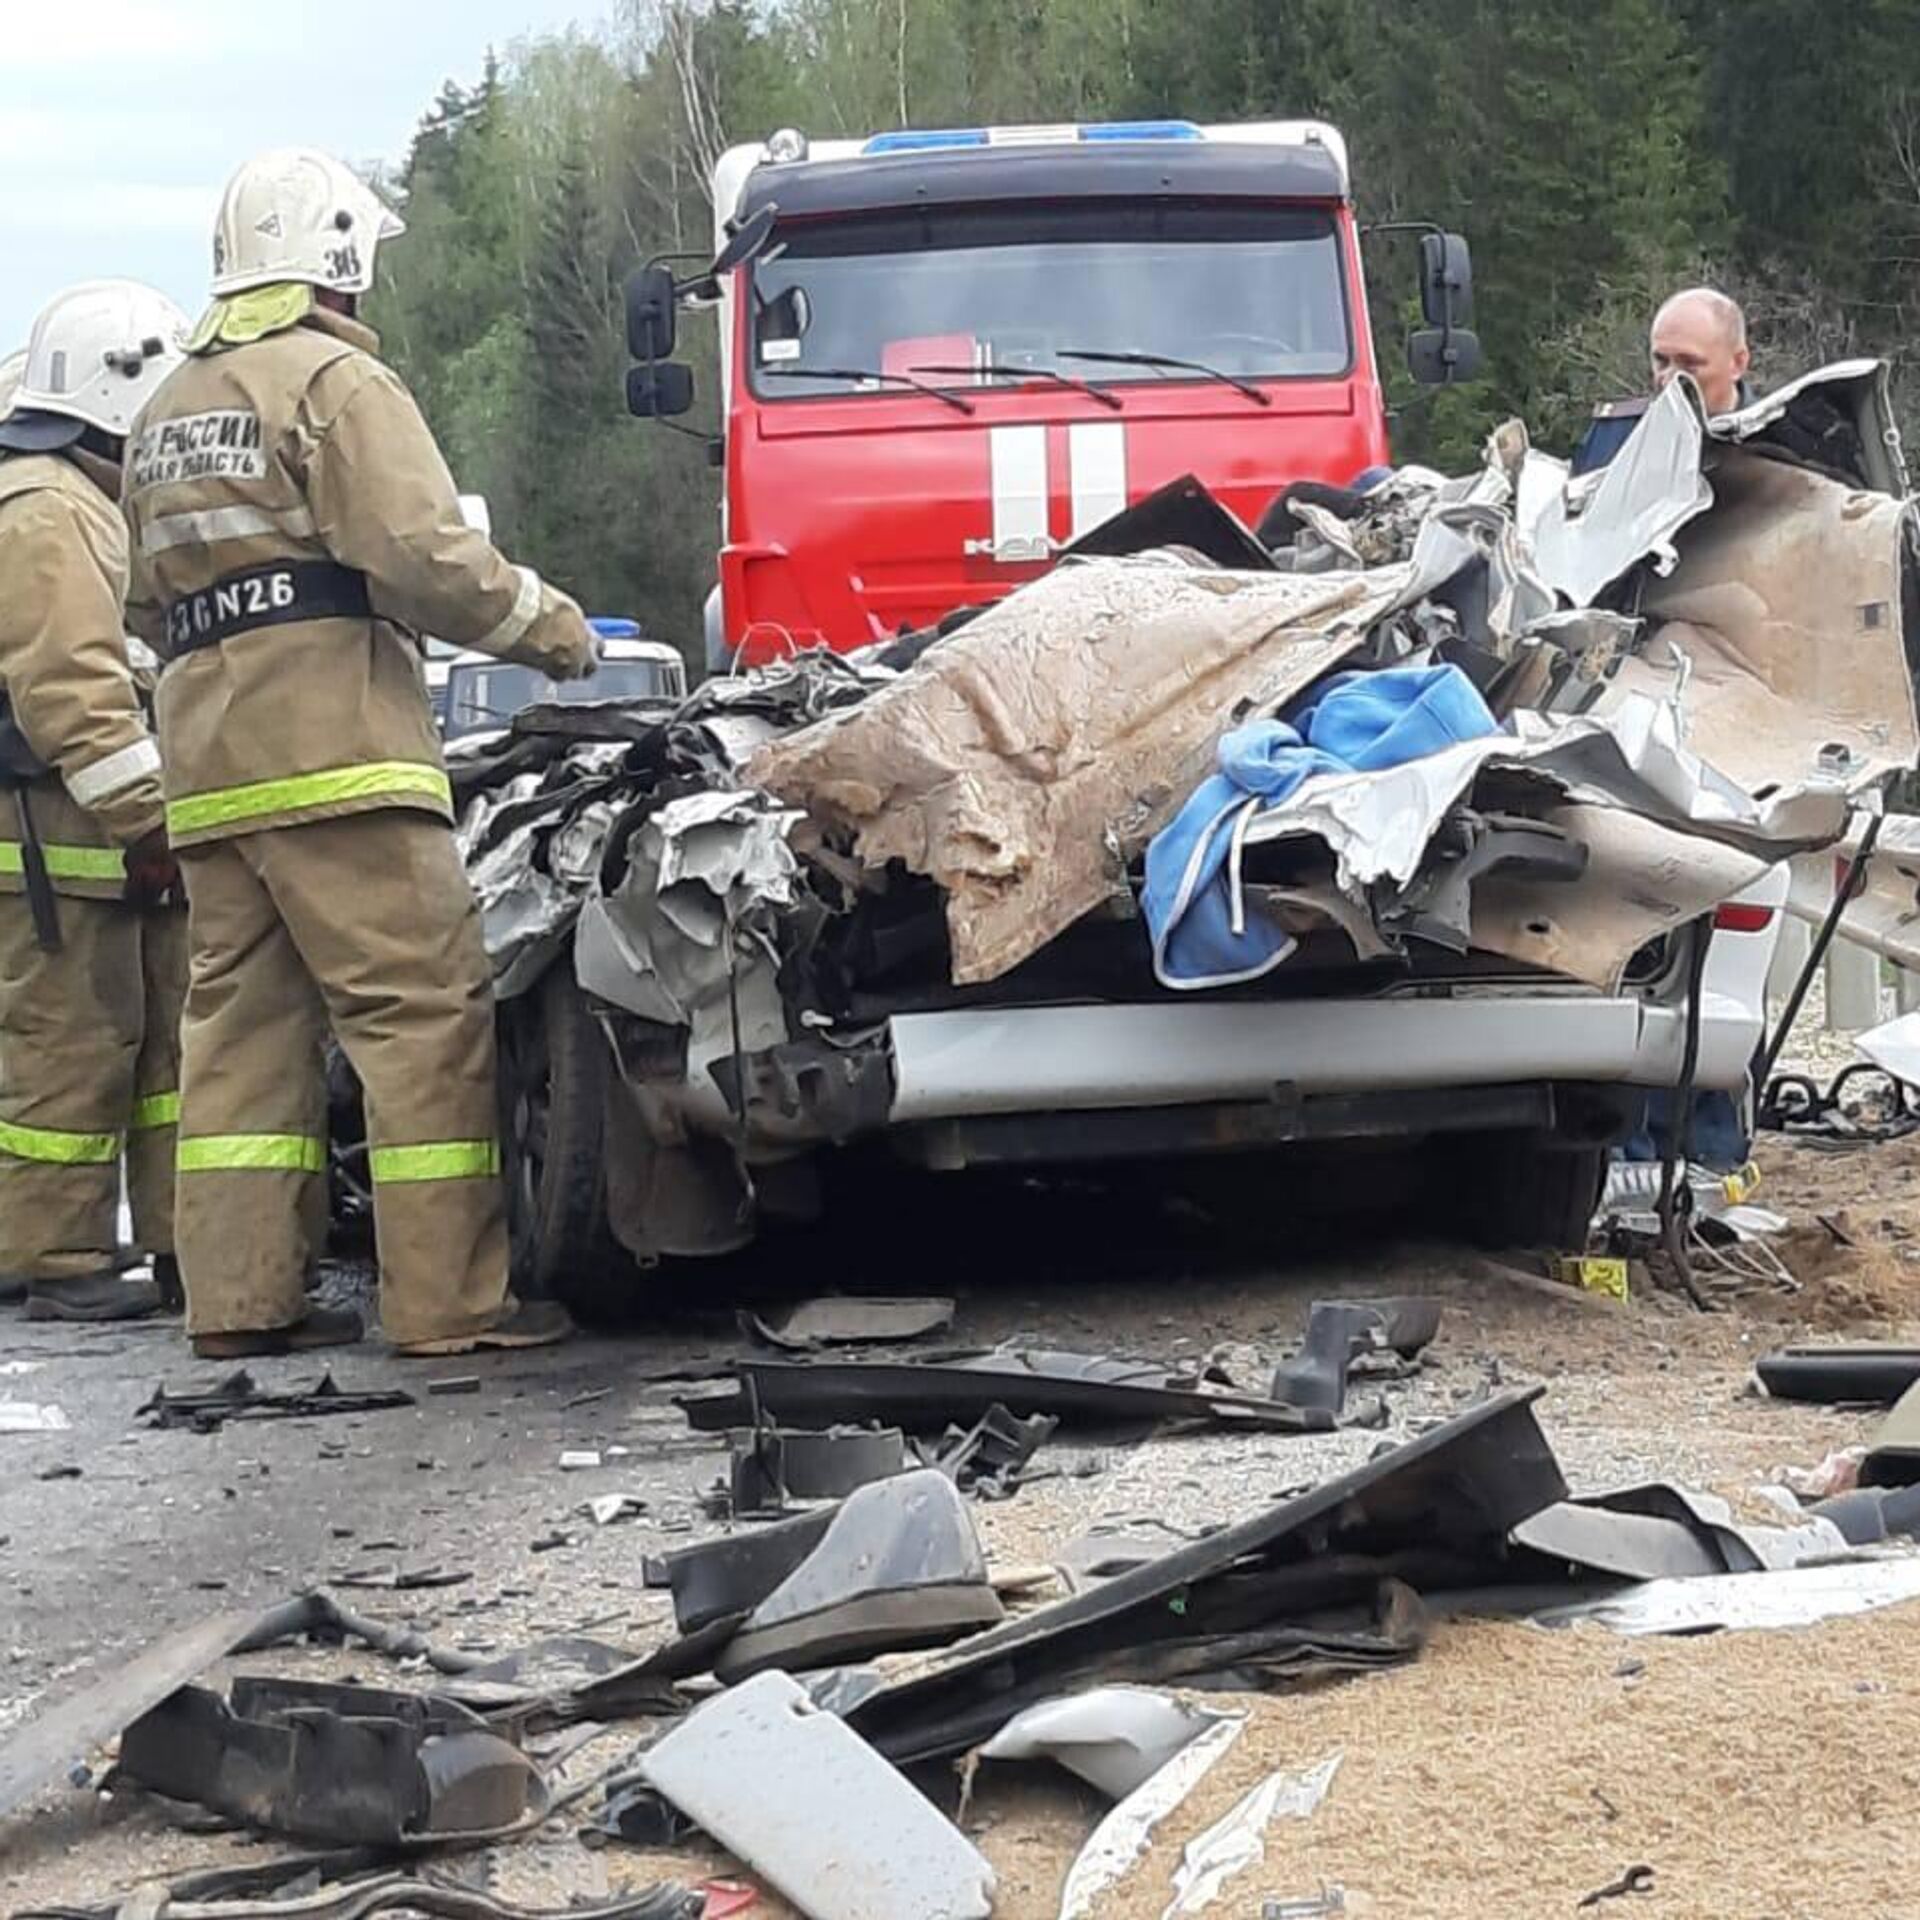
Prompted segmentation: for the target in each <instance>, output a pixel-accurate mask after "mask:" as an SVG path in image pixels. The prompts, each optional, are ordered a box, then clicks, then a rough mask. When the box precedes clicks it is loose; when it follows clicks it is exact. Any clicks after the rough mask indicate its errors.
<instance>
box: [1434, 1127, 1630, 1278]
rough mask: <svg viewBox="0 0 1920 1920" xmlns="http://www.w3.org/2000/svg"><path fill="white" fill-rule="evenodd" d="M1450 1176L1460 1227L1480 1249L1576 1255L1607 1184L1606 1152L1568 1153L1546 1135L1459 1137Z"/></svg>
mask: <svg viewBox="0 0 1920 1920" xmlns="http://www.w3.org/2000/svg"><path fill="white" fill-rule="evenodd" d="M1452 1144H1453V1146H1454V1148H1455V1150H1456V1154H1457V1155H1458V1156H1459V1157H1457V1158H1452V1159H1451V1166H1450V1172H1451V1176H1452V1178H1453V1180H1454V1182H1455V1183H1456V1185H1455V1192H1456V1194H1457V1195H1458V1197H1459V1200H1460V1202H1461V1204H1462V1206H1463V1207H1464V1209H1465V1214H1466V1218H1465V1220H1464V1222H1463V1224H1464V1225H1465V1226H1466V1229H1467V1231H1468V1233H1469V1235H1470V1236H1471V1237H1472V1238H1473V1239H1474V1240H1475V1241H1477V1242H1478V1243H1479V1244H1480V1245H1481V1246H1484V1247H1491V1248H1527V1249H1537V1250H1542V1251H1547V1252H1552V1253H1579V1252H1582V1251H1583V1250H1584V1249H1585V1247H1586V1244H1587V1234H1588V1232H1589V1230H1590V1229H1591V1227H1592V1225H1593V1216H1594V1214H1595V1213H1596V1212H1597V1211H1598V1209H1599V1206H1600V1192H1601V1189H1602V1187H1603V1186H1604V1185H1605V1184H1606V1178H1607V1161H1608V1158H1609V1157H1610V1149H1609V1148H1606V1147H1573V1146H1567V1145H1565V1144H1563V1143H1562V1142H1561V1141H1559V1140H1558V1139H1556V1138H1555V1137H1554V1136H1553V1135H1551V1134H1546V1135H1541V1134H1532V1133H1520V1134H1492V1135H1485V1134H1464V1135H1460V1136H1457V1137H1456V1139H1455V1140H1454V1142H1453V1143H1452Z"/></svg>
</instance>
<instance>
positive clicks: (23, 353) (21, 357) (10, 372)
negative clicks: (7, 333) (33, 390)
mask: <svg viewBox="0 0 1920 1920" xmlns="http://www.w3.org/2000/svg"><path fill="white" fill-rule="evenodd" d="M26 370H27V350H26V348H25V347H22V348H21V349H20V350H19V351H18V352H17V353H10V354H8V355H7V357H6V358H5V359H4V360H0V420H4V419H5V418H6V417H7V412H8V410H9V409H10V408H11V407H12V405H13V396H14V394H15V393H16V392H17V391H18V390H19V386H20V376H21V375H22V374H23V373H25V372H26Z"/></svg>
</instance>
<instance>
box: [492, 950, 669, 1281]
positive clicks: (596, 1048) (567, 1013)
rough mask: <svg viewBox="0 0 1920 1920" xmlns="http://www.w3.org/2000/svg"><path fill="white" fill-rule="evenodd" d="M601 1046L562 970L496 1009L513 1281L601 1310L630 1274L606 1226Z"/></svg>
mask: <svg viewBox="0 0 1920 1920" xmlns="http://www.w3.org/2000/svg"><path fill="white" fill-rule="evenodd" d="M606 1084H607V1044H606V1040H605V1039H604V1037H603V1036H602V1035H601V1033H600V1030H599V1028H598V1027H597V1026H596V1025H595V1024H594V1020H593V1016H592V1015H591V1014H590V1013H589V1012H588V1011H587V1003H586V999H585V996H584V995H583V994H582V993H581V991H580V989H579V987H578V986H577V985H576V984H575V982H574V980H573V977H572V974H571V972H570V970H569V969H568V968H567V967H565V966H556V967H553V968H550V969H549V970H548V972H547V973H546V974H545V975H544V976H543V978H542V979H541V981H540V983H539V985H538V986H536V987H534V988H532V989H531V990H530V991H528V992H527V993H524V994H521V995H519V996H518V997H517V998H515V999H512V1000H508V1001H506V1002H504V1003H503V1004H502V1006H501V1008H500V1103H501V1148H502V1162H503V1168H504V1171H505V1175H506V1184H507V1221H508V1228H509V1231H510V1233H511V1236H512V1242H513V1279H514V1286H515V1288H516V1290H517V1291H518V1292H520V1293H521V1294H522V1295H524V1296H526V1297H529V1298H540V1297H543V1296H551V1297H552V1298H554V1299H558V1300H562V1301H564V1302H565V1303H566V1304H567V1305H568V1306H569V1307H572V1308H574V1309H575V1310H576V1311H578V1312H580V1313H583V1314H587V1315H593V1314H596V1313H606V1312H608V1311H611V1310H613V1309H614V1308H616V1307H618V1306H619V1305H621V1304H623V1303H624V1302H626V1301H628V1300H630V1299H631V1297H632V1294H633V1290H634V1278H635V1273H636V1268H635V1266H634V1263H633V1261H632V1260H631V1259H630V1258H629V1257H628V1256H627V1254H626V1253H625V1252H624V1251H623V1250H622V1249H621V1247H620V1245H619V1243H618V1242H617V1241H616V1240H615V1239H614V1237H613V1233H612V1230H611V1229H610V1228H609V1226H608V1224H607V1175H606V1160H605V1154H604V1144H605V1099H606Z"/></svg>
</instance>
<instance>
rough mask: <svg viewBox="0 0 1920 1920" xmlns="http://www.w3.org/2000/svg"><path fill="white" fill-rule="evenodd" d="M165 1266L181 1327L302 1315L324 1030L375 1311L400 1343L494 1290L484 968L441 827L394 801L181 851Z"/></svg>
mask: <svg viewBox="0 0 1920 1920" xmlns="http://www.w3.org/2000/svg"><path fill="white" fill-rule="evenodd" d="M179 857H180V864H181V867H182V869H183V871H184V872H185V875H186V881H187V897H188V899H189V900H190V902H191V903H192V905H191V917H192V928H191V935H192V967H191V973H190V977H189V981H188V987H187V1009H186V1020H185V1022H184V1025H183V1028H182V1042H181V1045H182V1055H183V1059H182V1068H181V1074H182V1084H181V1100H182V1108H181V1118H180V1154H179V1169H180V1174H179V1189H180V1191H179V1215H178V1228H179V1242H180V1268H181V1274H182V1277H183V1279H184V1280H185V1282H186V1289H187V1326H188V1331H189V1332H190V1333H196V1334H200V1333H239V1332H260V1331H265V1330H266V1329H269V1328H273V1327H281V1326H289V1325H291V1324H292V1323H293V1322H294V1321H296V1320H298V1319H299V1318H300V1317H301V1316H302V1315H303V1314H304V1313H305V1311H306V1306H307V1301H306V1294H305V1279H306V1272H307V1267H308V1263H309V1260H310V1258H311V1257H312V1256H313V1254H314V1253H315V1252H316V1251H317V1250H316V1249H314V1248H312V1247H311V1246H310V1245H309V1235H308V1228H307V1226H306V1224H305V1223H306V1222H307V1221H309V1220H311V1219H312V1217H313V1215H312V1186H313V1183H314V1182H315V1181H322V1180H324V1179H325V1177H326V1165H327V1140H326V1086H325V1080H324V1076H323V1067H322V1060H323V1055H322V1047H323V1044H324V1041H325V1037H326V1030H327V1028H328V1026H329V1025H331V1027H332V1029H333V1032H334V1034H335V1035H336V1037H337V1038H338V1039H339V1042H340V1044H341V1046H342V1048H343V1049H344V1050H345V1052H346V1055H347V1058H348V1060H349V1061H351V1062H352V1064H353V1068H354V1070H355V1072H356V1073H358V1074H359V1076H360V1081H361V1084H362V1086H363V1087H364V1088H365V1090H366V1099H367V1125H368V1137H369V1142H370V1146H371V1156H370V1158H371V1167H370V1171H371V1173H372V1176H373V1189H374V1232H375V1236H376V1238H377V1240H378V1243H379V1255H380V1317H381V1320H382V1323H383V1324H384V1326H385V1328H386V1331H387V1335H388V1337H389V1338H390V1339H392V1340H394V1341H396V1342H401V1343H404V1342H407V1341H411V1340H428V1339H439V1338H443V1337H454V1336H458V1335H461V1334H466V1333H471V1332H474V1331H476V1330H478V1329H481V1328H484V1327H488V1326H491V1325H493V1324H494V1323H495V1322H496V1321H497V1320H499V1319H500V1318H501V1317H502V1313H503V1311H504V1309H505V1308H506V1305H507V1299H508V1296H507V1225H506V1196H505V1190H504V1188H503V1187H502V1185H501V1180H500V1150H499V1146H498V1116H497V1112H496V1107H495V1093H494V1028H493V981H492V976H491V974H490V972H489V970H488V966H487V957H486V950H485V948H484V947H483V945H482V943H481V937H480V914H479V909H478V908H477V907H476V906H475V904H474V899H473V893H472V889H471V888H470V887H469V886H468V884H467V877H466V873H465V871H464V870H463V868H462V867H461V865H460V860H459V856H458V855H457V854H456V853H455V851H454V846H453V836H452V835H451V833H449V831H448V830H447V828H446V826H445V824H444V823H443V822H441V821H439V820H437V819H435V818H433V817H431V816H429V815H427V814H423V813H414V812H406V811H402V810H399V809H390V810H385V811H380V812H373V813H361V814H355V815H352V816H350V817H346V818H342V819H335V820H313V821H307V822H304V823H302V824H300V825H297V826H289V827H275V828H270V829H266V830H264V831H262V832H258V833H249V834H242V835H239V836H236V837H235V838H233V839H229V840H217V841H211V842H207V843H204V844H202V845H199V846H190V847H184V848H182V849H181V850H180V856H179Z"/></svg>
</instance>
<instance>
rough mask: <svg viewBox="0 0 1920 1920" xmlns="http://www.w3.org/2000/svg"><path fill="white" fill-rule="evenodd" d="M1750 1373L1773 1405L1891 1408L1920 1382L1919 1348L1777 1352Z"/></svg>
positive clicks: (1863, 1347) (1765, 1356)
mask: <svg viewBox="0 0 1920 1920" xmlns="http://www.w3.org/2000/svg"><path fill="white" fill-rule="evenodd" d="M1753 1370H1754V1372H1755V1373H1757V1374H1758V1375H1759V1376H1760V1384H1761V1385H1762V1386H1763V1387H1765V1388H1766V1390H1767V1391H1768V1393H1770V1394H1771V1395H1772V1396H1773V1397H1774V1399H1776V1400H1808V1401H1813V1402H1816V1403H1818V1404H1820V1405H1825V1406H1847V1405H1862V1406H1886V1407H1890V1406H1892V1404H1893V1403H1894V1402H1895V1401H1896V1400H1898V1399H1899V1398H1900V1396H1901V1395H1902V1394H1903V1393H1905V1392H1906V1390H1907V1389H1908V1388H1909V1387H1910V1386H1912V1385H1913V1383H1914V1382H1915V1381H1916V1380H1920V1347H1892V1346H1874V1345H1859V1346H1831V1347H1782V1348H1781V1349H1780V1350H1779V1351H1778V1352H1776V1353H1768V1354H1762V1355H1761V1357H1760V1358H1759V1359H1758V1360H1757V1361H1756V1362H1755V1363H1754V1369H1753Z"/></svg>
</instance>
